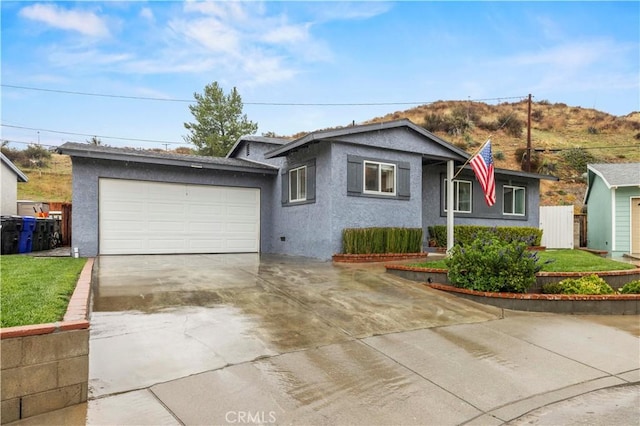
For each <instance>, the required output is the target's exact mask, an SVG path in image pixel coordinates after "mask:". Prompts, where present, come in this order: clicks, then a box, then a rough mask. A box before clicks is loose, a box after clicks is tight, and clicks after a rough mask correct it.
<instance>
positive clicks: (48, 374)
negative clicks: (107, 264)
mask: <svg viewBox="0 0 640 426" xmlns="http://www.w3.org/2000/svg"><path fill="white" fill-rule="evenodd" d="M92 270H93V259H87V263H86V264H85V266H84V268H83V270H82V272H81V273H80V278H79V279H78V284H77V285H76V289H75V290H74V292H73V295H72V296H71V300H69V304H68V306H67V312H66V314H65V316H64V318H63V320H62V321H60V322H58V323H52V324H36V325H25V326H19V327H8V328H2V329H0V366H1V367H0V423H1V424H5V423H10V422H13V421H16V420H19V419H25V418H28V417H32V416H37V415H38V414H43V413H46V412H49V411H54V410H59V409H61V408H64V407H68V406H71V405H75V404H80V403H82V402H85V401H86V400H87V393H88V390H89V388H88V383H89V321H88V312H89V297H90V294H91V274H92Z"/></svg>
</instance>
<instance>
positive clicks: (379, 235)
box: [342, 228, 422, 254]
mask: <svg viewBox="0 0 640 426" xmlns="http://www.w3.org/2000/svg"><path fill="white" fill-rule="evenodd" d="M421 251H422V229H421V228H347V229H344V230H343V231H342V252H343V253H344V254H373V253H419V252H421Z"/></svg>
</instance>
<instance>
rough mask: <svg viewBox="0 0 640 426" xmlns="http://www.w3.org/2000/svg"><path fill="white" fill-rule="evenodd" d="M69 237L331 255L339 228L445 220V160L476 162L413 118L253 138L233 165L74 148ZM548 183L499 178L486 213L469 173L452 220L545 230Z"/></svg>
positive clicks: (89, 242) (528, 177)
mask: <svg viewBox="0 0 640 426" xmlns="http://www.w3.org/2000/svg"><path fill="white" fill-rule="evenodd" d="M59 152H61V153H62V154H68V155H70V156H71V158H72V162H73V212H74V217H73V241H72V244H73V246H74V247H78V248H79V250H80V253H81V255H82V256H95V255H97V254H146V253H226V252H262V253H280V254H289V255H300V256H307V257H314V258H320V259H330V258H331V256H332V255H333V254H335V253H340V251H341V246H342V241H341V238H342V230H343V229H344V228H356V227H360V228H364V227H372V226H394V227H422V228H423V229H425V240H424V245H425V247H426V245H427V241H428V236H427V232H426V229H427V227H428V226H431V225H437V224H446V211H445V205H446V204H445V190H444V188H445V183H446V182H445V181H446V176H447V174H446V170H447V163H448V162H451V164H456V165H457V166H461V165H462V164H464V163H465V161H466V160H467V159H468V158H469V155H468V154H467V153H465V152H464V151H462V150H461V149H459V148H457V147H455V146H454V145H452V144H450V143H448V142H446V141H444V140H442V139H440V138H438V137H437V136H435V135H433V134H432V133H430V132H428V131H426V130H425V129H423V128H421V127H419V126H417V125H415V124H413V123H412V122H411V121H409V120H397V121H390V122H385V123H378V124H367V125H359V126H351V127H345V128H339V129H334V130H322V131H317V132H313V133H310V134H308V135H306V136H304V137H302V138H299V139H297V140H294V141H290V140H287V139H280V138H266V137H259V136H245V137H242V138H240V139H239V140H238V141H237V143H236V144H235V146H234V147H233V148H232V149H231V151H230V152H229V154H228V155H227V157H226V158H211V157H200V156H188V155H177V154H169V153H162V152H150V151H142V150H131V149H119V148H109V147H102V146H95V145H90V144H77V143H66V144H64V145H62V146H61V147H60V148H59ZM540 179H555V178H553V177H551V176H543V175H538V174H534V173H524V172H516V171H510V170H496V195H497V201H496V204H495V205H494V206H492V207H491V208H489V207H487V206H486V204H485V201H484V197H483V195H482V190H481V188H480V185H479V184H478V182H477V181H476V180H475V177H474V175H473V172H472V171H471V169H470V168H465V169H464V170H463V171H462V173H461V174H460V175H459V176H458V177H456V179H455V180H454V191H455V192H454V211H455V223H456V224H486V225H491V226H496V225H510V226H534V227H537V226H538V210H539V209H538V206H539V184H540Z"/></svg>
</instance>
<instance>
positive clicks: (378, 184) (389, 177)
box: [363, 161, 396, 195]
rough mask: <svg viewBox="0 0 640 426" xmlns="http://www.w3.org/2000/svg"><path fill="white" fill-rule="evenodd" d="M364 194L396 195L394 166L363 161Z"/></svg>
mask: <svg viewBox="0 0 640 426" xmlns="http://www.w3.org/2000/svg"><path fill="white" fill-rule="evenodd" d="M363 167H364V179H363V181H364V190H363V192H364V193H367V194H380V195H396V165H395V164H389V163H378V162H375V161H364V162H363Z"/></svg>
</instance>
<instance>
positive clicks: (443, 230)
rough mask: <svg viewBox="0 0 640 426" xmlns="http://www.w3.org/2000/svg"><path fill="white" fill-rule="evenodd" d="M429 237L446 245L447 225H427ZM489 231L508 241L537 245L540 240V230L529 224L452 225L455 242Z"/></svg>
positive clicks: (463, 243)
mask: <svg viewBox="0 0 640 426" xmlns="http://www.w3.org/2000/svg"><path fill="white" fill-rule="evenodd" d="M427 231H428V232H429V238H431V239H434V240H435V242H436V246H438V247H446V246H447V227H446V226H445V225H435V226H429V227H427ZM485 231H490V232H492V233H495V234H496V235H497V236H498V237H499V238H501V239H503V240H505V241H507V242H510V241H524V242H525V243H526V244H527V245H529V246H539V245H540V242H541V241H542V230H540V229H538V228H533V227H529V226H498V227H489V226H479V225H455V226H454V227H453V239H454V241H455V243H456V244H461V245H468V244H470V243H471V242H473V240H475V239H476V237H477V234H478V233H480V232H485Z"/></svg>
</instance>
